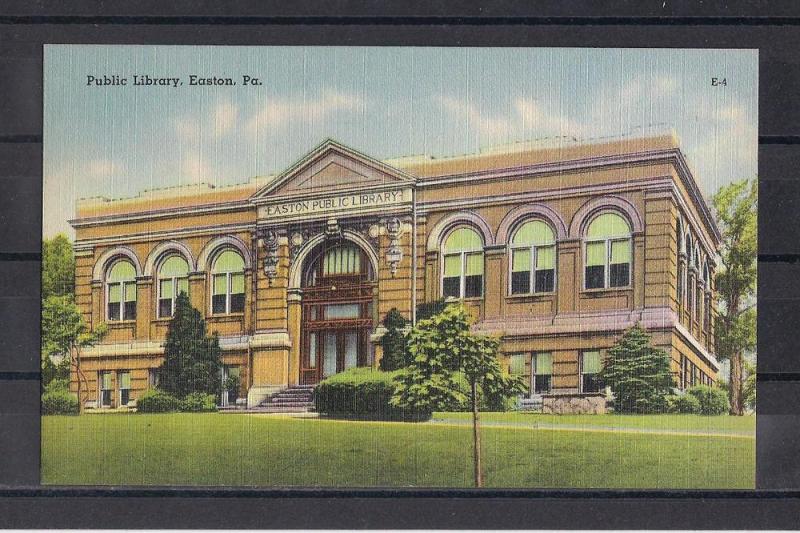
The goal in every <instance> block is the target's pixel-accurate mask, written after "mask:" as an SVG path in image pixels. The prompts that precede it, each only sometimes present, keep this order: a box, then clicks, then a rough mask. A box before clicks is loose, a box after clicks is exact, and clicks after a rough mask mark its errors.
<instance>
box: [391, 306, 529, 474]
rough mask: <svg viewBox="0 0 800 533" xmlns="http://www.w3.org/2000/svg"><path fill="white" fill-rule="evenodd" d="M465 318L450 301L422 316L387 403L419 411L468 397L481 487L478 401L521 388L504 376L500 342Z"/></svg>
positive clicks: (434, 408)
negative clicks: (463, 383) (465, 386)
mask: <svg viewBox="0 0 800 533" xmlns="http://www.w3.org/2000/svg"><path fill="white" fill-rule="evenodd" d="M469 326H470V324H469V316H468V315H467V312H466V310H465V309H464V307H463V305H461V304H453V305H448V306H446V307H445V308H444V310H443V311H441V312H440V313H438V314H436V315H434V316H432V317H431V318H428V319H424V320H421V321H419V322H418V323H417V326H416V327H415V328H413V329H412V330H411V332H410V333H409V336H408V353H409V359H410V362H409V365H408V366H407V367H406V368H405V369H403V370H401V371H400V374H399V376H398V380H397V386H396V388H395V393H394V395H393V396H392V399H391V402H390V403H391V404H392V405H395V406H398V407H405V408H411V409H413V410H416V411H418V412H432V411H434V410H436V409H437V408H438V407H439V406H442V405H449V404H453V403H462V402H463V401H465V400H469V402H470V405H471V406H472V436H473V464H474V471H475V486H476V487H481V486H482V485H483V473H482V469H481V436H480V415H479V412H478V405H479V403H480V400H481V398H480V395H481V394H487V395H488V394H492V395H498V394H502V395H505V396H506V397H511V396H514V395H517V394H519V393H521V392H522V391H524V387H525V386H524V384H523V383H522V382H521V380H519V379H517V378H513V377H510V376H508V375H505V374H504V373H503V371H502V368H501V367H500V363H499V362H498V360H497V350H498V347H499V344H500V343H499V340H498V339H496V338H493V337H487V336H484V335H477V334H474V333H472V332H471V331H470V329H469ZM459 372H460V373H463V376H464V377H465V378H466V379H467V381H468V383H469V385H470V387H469V392H468V393H467V397H466V398H465V394H464V392H461V390H460V387H459V386H458V382H457V375H458V373H459Z"/></svg>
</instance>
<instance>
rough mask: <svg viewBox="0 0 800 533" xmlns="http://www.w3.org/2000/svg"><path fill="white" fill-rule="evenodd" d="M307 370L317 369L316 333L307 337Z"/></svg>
mask: <svg viewBox="0 0 800 533" xmlns="http://www.w3.org/2000/svg"><path fill="white" fill-rule="evenodd" d="M306 364H307V365H308V368H317V333H316V332H315V333H309V335H308V360H307V362H306Z"/></svg>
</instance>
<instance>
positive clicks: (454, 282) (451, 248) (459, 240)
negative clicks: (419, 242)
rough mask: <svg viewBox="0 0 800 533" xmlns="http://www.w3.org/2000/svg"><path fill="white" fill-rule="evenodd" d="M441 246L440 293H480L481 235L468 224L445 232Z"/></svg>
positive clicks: (466, 295) (456, 295) (459, 295)
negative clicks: (445, 235) (442, 260)
mask: <svg viewBox="0 0 800 533" xmlns="http://www.w3.org/2000/svg"><path fill="white" fill-rule="evenodd" d="M442 248H443V250H442V251H443V255H444V265H443V268H442V296H444V297H448V296H452V297H454V298H475V297H480V296H482V295H483V241H482V240H481V237H480V235H478V233H477V232H475V230H473V229H470V228H464V227H462V228H458V229H456V230H454V231H452V232H451V233H450V235H448V236H447V239H446V240H445V242H444V246H443V247H442Z"/></svg>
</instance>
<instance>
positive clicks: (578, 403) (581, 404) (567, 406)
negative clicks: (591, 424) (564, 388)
mask: <svg viewBox="0 0 800 533" xmlns="http://www.w3.org/2000/svg"><path fill="white" fill-rule="evenodd" d="M606 412H607V410H606V397H605V395H604V394H589V395H586V394H556V395H554V394H551V395H547V396H544V397H543V398H542V413H544V414H549V415H602V414H605V413H606Z"/></svg>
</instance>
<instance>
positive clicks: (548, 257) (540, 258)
mask: <svg viewBox="0 0 800 533" xmlns="http://www.w3.org/2000/svg"><path fill="white" fill-rule="evenodd" d="M555 264H556V248H555V246H542V247H539V248H537V249H536V269H537V270H547V269H551V268H555Z"/></svg>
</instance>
